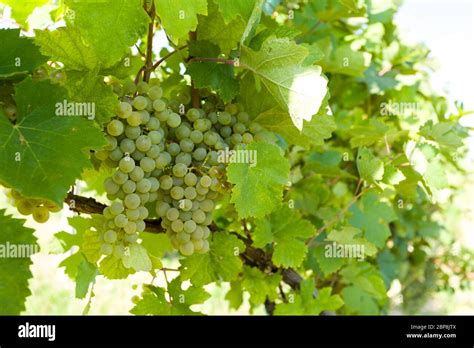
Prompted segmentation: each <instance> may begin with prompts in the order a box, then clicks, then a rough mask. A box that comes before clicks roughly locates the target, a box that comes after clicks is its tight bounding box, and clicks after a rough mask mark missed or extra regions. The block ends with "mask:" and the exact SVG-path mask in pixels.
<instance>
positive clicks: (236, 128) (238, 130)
mask: <svg viewBox="0 0 474 348" xmlns="http://www.w3.org/2000/svg"><path fill="white" fill-rule="evenodd" d="M232 129H233V131H234V133H239V134H244V133H245V130H246V129H247V128H246V127H245V125H244V124H243V123H240V122H238V123H236V124H234V126H233V127H232Z"/></svg>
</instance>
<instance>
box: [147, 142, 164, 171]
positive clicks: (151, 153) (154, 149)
mask: <svg viewBox="0 0 474 348" xmlns="http://www.w3.org/2000/svg"><path fill="white" fill-rule="evenodd" d="M160 152H161V150H160V147H159V146H158V145H152V146H151V148H150V150H148V151H147V153H146V156H147V157H150V158H152V159H154V160H155V159H157V158H158V156H159V155H160ZM154 162H155V161H153V170H154V169H155V167H156V163H154Z"/></svg>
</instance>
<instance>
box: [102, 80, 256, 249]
mask: <svg viewBox="0 0 474 348" xmlns="http://www.w3.org/2000/svg"><path fill="white" fill-rule="evenodd" d="M115 90H116V92H118V93H120V94H125V96H123V101H122V102H121V103H120V105H119V107H118V110H117V117H115V118H114V119H112V120H111V121H110V122H109V123H108V125H107V127H106V130H107V133H108V136H107V140H108V145H107V146H106V147H105V148H104V149H103V150H101V151H99V152H97V153H96V157H97V158H98V159H99V160H101V161H103V162H105V164H106V165H108V166H110V167H112V168H116V170H115V172H114V173H113V175H112V176H111V177H110V178H107V179H106V180H105V182H104V186H105V190H106V192H107V196H108V198H109V199H110V200H112V201H115V202H114V203H113V204H112V205H111V206H110V207H109V208H106V209H105V210H104V216H105V217H106V219H107V221H106V223H105V226H104V231H105V232H104V234H103V241H104V245H103V248H102V252H103V253H104V254H106V255H109V254H112V253H114V252H115V250H117V251H116V252H117V255H118V256H120V255H123V250H126V249H125V248H126V247H127V246H128V245H129V244H130V243H136V242H137V240H138V233H139V232H142V231H143V230H144V229H145V222H144V219H146V217H147V216H148V213H149V211H148V209H147V206H148V207H149V206H150V203H154V202H156V204H155V207H156V213H157V215H158V216H159V217H160V218H161V225H162V227H163V228H164V229H165V230H166V231H167V233H168V235H169V236H170V239H171V241H172V243H173V245H174V247H175V248H177V249H178V250H179V251H180V252H181V253H182V254H183V255H186V256H188V255H192V254H193V253H194V252H198V253H204V252H207V251H208V250H209V242H208V240H207V239H208V237H209V235H210V232H211V231H210V228H209V226H210V225H211V224H212V212H213V211H214V209H215V206H216V201H218V200H219V199H220V196H221V194H223V193H225V192H227V191H228V189H229V187H228V185H227V184H226V179H225V174H224V173H225V163H220V161H219V158H220V157H219V151H224V150H225V149H226V148H229V149H234V148H235V147H236V146H239V145H245V144H249V143H251V142H252V141H253V140H254V137H258V135H259V132H261V130H262V128H261V127H260V126H259V125H258V124H256V123H253V122H250V117H249V115H248V114H247V113H246V112H245V111H243V109H242V107H241V106H239V105H237V104H229V105H227V106H225V107H223V106H219V105H217V106H215V105H216V104H218V103H213V102H211V101H206V102H205V103H204V104H203V105H202V108H189V107H188V106H189V103H190V99H191V98H190V96H189V93H188V91H187V90H183V91H181V92H179V93H178V94H177V95H175V96H173V98H172V99H171V101H168V100H166V99H165V98H163V91H162V89H161V87H160V85H159V81H156V80H155V81H151V82H150V83H145V82H140V83H139V84H138V85H137V87H136V90H135V89H134V85H131V86H130V85H128V86H125V87H122V88H115ZM130 94H132V95H134V96H133V97H128V96H127V95H130ZM117 200H118V201H120V202H117Z"/></svg>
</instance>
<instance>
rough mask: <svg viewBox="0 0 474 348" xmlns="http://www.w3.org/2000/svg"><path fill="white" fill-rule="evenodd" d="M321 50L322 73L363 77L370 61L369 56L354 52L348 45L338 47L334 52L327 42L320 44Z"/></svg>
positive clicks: (364, 53)
mask: <svg viewBox="0 0 474 348" xmlns="http://www.w3.org/2000/svg"><path fill="white" fill-rule="evenodd" d="M321 48H322V49H323V52H324V59H323V61H322V62H321V65H322V66H323V69H324V71H328V72H332V73H338V74H343V75H349V76H354V77H363V76H364V71H365V70H366V69H367V68H368V67H369V65H370V61H371V59H372V56H371V54H369V53H367V52H358V51H355V50H353V49H352V48H351V46H350V45H343V46H339V47H338V48H336V49H335V50H334V49H333V48H332V46H331V42H330V41H329V40H327V41H325V42H321Z"/></svg>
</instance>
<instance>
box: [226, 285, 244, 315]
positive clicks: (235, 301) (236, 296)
mask: <svg viewBox="0 0 474 348" xmlns="http://www.w3.org/2000/svg"><path fill="white" fill-rule="evenodd" d="M225 299H226V300H227V301H229V305H230V308H232V309H239V308H240V306H242V303H243V302H244V292H243V290H242V282H241V281H233V282H230V289H229V291H228V292H227V294H226V295H225Z"/></svg>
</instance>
